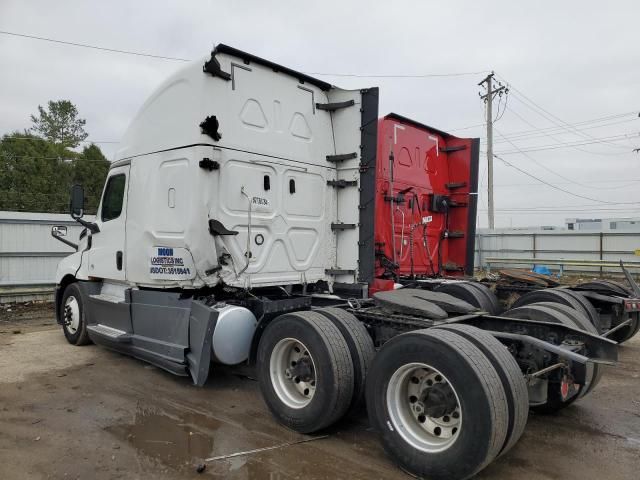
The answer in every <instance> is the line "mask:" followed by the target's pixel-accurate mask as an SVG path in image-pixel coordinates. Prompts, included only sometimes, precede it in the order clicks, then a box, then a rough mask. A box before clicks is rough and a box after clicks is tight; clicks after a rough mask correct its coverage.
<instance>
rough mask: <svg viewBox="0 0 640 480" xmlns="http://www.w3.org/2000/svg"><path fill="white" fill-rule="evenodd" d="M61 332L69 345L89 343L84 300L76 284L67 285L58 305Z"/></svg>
mask: <svg viewBox="0 0 640 480" xmlns="http://www.w3.org/2000/svg"><path fill="white" fill-rule="evenodd" d="M60 316H61V317H62V319H61V320H62V331H63V332H64V336H65V338H66V339H67V342H69V343H70V344H71V345H77V346H80V345H87V344H89V343H91V340H90V339H89V333H88V332H87V319H86V316H85V311H84V300H83V297H82V293H81V292H80V288H78V284H76V283H71V284H69V285H67V288H65V289H64V293H63V294H62V301H61V304H60Z"/></svg>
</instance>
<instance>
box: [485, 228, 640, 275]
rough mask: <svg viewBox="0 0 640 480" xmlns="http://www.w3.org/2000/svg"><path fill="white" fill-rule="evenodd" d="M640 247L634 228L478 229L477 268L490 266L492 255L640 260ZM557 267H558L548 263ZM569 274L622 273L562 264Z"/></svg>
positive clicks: (606, 268)
mask: <svg viewBox="0 0 640 480" xmlns="http://www.w3.org/2000/svg"><path fill="white" fill-rule="evenodd" d="M636 249H640V232H637V231H636V232H634V231H628V232H624V231H605V232H600V231H595V232H594V231H569V230H552V231H544V230H535V231H522V230H496V231H486V230H485V231H479V232H478V233H477V235H476V255H475V262H476V268H482V269H486V268H487V263H486V259H487V258H491V257H494V258H495V257H499V258H513V259H525V258H527V259H531V258H535V259H540V262H539V264H540V265H544V260H545V259H563V260H603V261H608V262H618V261H619V260H622V261H623V262H638V261H640V257H639V256H636V255H635V254H634V251H635V250H636ZM501 266H504V267H509V268H521V267H522V268H530V267H531V264H530V263H523V264H506V263H505V264H502V265H501V264H499V263H498V264H492V265H491V268H500V267H501ZM549 268H550V269H551V270H557V269H558V267H557V266H549ZM563 268H564V271H565V272H567V273H571V272H576V273H577V272H596V273H600V271H602V272H603V273H616V274H619V273H621V271H620V269H619V268H610V267H609V268H608V267H604V268H602V269H601V268H600V267H586V266H566V267H563ZM634 273H637V270H634Z"/></svg>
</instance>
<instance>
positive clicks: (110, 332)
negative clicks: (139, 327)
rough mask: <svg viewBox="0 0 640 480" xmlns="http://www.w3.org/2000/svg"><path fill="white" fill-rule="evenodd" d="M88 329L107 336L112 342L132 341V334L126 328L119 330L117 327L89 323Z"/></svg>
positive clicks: (104, 336)
mask: <svg viewBox="0 0 640 480" xmlns="http://www.w3.org/2000/svg"><path fill="white" fill-rule="evenodd" d="M87 330H89V332H91V333H92V334H96V335H100V336H101V337H103V338H107V339H109V340H111V341H112V342H118V343H130V342H131V334H129V333H127V332H125V331H124V330H118V329H117V328H112V327H108V326H106V325H102V324H100V323H99V324H98V325H87Z"/></svg>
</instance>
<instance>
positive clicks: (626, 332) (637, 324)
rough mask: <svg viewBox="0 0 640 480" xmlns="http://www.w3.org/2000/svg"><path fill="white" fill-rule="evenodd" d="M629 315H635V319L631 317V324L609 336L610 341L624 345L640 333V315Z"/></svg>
mask: <svg viewBox="0 0 640 480" xmlns="http://www.w3.org/2000/svg"><path fill="white" fill-rule="evenodd" d="M629 315H630V316H631V315H633V317H631V318H632V320H631V323H630V324H629V325H628V326H626V327H623V328H621V329H620V330H616V331H615V332H613V333H612V334H611V335H609V336H608V337H607V338H608V339H609V340H613V341H614V342H618V343H623V342H626V341H627V340H629V339H630V338H633V337H634V336H635V335H636V333H638V330H640V320H639V319H638V318H639V316H640V315H639V314H638V313H630V314H629Z"/></svg>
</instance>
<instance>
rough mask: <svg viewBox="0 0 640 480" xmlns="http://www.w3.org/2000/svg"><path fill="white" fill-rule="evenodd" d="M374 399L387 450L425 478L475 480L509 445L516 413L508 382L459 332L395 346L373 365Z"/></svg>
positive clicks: (425, 333) (399, 340)
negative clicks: (509, 427) (512, 411)
mask: <svg viewBox="0 0 640 480" xmlns="http://www.w3.org/2000/svg"><path fill="white" fill-rule="evenodd" d="M366 396H367V410H368V413H369V420H370V422H371V424H372V426H373V427H374V428H375V429H376V430H377V431H378V432H379V433H380V435H381V437H382V443H383V446H384V448H385V450H386V452H387V453H388V455H389V456H390V457H391V458H392V459H393V460H394V461H395V462H396V463H397V464H398V465H399V466H400V467H401V468H402V469H404V470H405V471H407V472H409V473H410V474H412V475H415V476H417V477H419V478H429V479H432V480H441V479H442V480H443V479H466V478H469V477H471V476H473V475H474V474H476V473H477V472H478V471H480V470H481V469H483V468H484V467H485V466H487V465H488V464H489V463H490V462H491V461H492V460H493V459H494V458H495V457H496V456H497V455H498V454H499V453H500V450H501V448H502V446H503V445H504V441H505V438H506V435H507V423H508V419H509V411H508V406H507V399H506V395H505V392H504V388H503V386H502V382H501V381H500V377H499V376H498V373H497V372H496V369H495V368H494V367H493V365H491V362H490V361H489V359H488V358H487V357H486V356H485V355H484V354H483V353H482V352H481V351H480V349H478V348H477V347H476V346H475V345H473V344H472V343H471V342H469V341H468V340H466V339H464V338H463V337H461V336H460V335H458V334H457V333H453V332H450V331H447V330H443V329H425V330H416V331H413V332H408V333H404V334H401V335H398V336H396V337H394V338H392V339H391V340H389V341H388V342H387V343H386V344H385V345H384V346H383V347H382V348H381V349H380V351H379V352H378V353H377V354H376V357H375V358H374V359H373V363H372V365H371V370H370V372H369V378H368V379H367V395H366Z"/></svg>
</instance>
